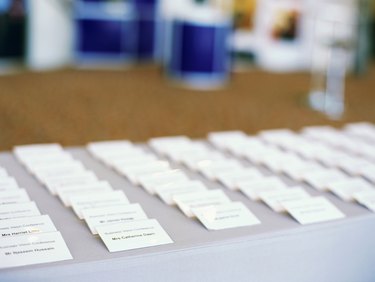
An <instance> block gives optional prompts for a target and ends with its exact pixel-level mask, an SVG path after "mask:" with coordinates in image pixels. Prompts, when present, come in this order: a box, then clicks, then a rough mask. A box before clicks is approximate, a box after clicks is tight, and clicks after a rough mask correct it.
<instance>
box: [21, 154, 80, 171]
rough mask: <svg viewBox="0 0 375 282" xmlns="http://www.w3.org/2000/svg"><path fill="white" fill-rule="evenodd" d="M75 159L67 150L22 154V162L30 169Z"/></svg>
mask: <svg viewBox="0 0 375 282" xmlns="http://www.w3.org/2000/svg"><path fill="white" fill-rule="evenodd" d="M72 161H74V159H73V156H72V155H71V154H69V153H67V152H59V153H54V154H48V155H45V154H42V155H41V154H37V155H35V156H34V155H31V156H22V160H20V162H21V163H22V164H23V165H25V166H26V167H27V168H28V170H30V169H32V168H38V167H46V166H49V165H50V166H54V165H56V164H59V163H67V162H72Z"/></svg>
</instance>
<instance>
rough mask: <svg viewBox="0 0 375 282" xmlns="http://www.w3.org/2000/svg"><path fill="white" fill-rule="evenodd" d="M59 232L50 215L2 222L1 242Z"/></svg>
mask: <svg viewBox="0 0 375 282" xmlns="http://www.w3.org/2000/svg"><path fill="white" fill-rule="evenodd" d="M54 231H57V230H56V227H55V225H54V224H53V222H52V221H51V219H50V217H49V216H48V215H40V216H29V217H27V218H12V219H5V220H0V240H1V239H2V238H7V237H11V236H19V235H30V234H36V233H43V232H54Z"/></svg>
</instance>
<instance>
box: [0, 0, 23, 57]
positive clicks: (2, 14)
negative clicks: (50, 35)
mask: <svg viewBox="0 0 375 282" xmlns="http://www.w3.org/2000/svg"><path fill="white" fill-rule="evenodd" d="M26 30H27V9H26V1H25V0H0V61H2V60H3V59H4V60H15V61H17V62H22V61H23V60H24V59H25V55H26Z"/></svg>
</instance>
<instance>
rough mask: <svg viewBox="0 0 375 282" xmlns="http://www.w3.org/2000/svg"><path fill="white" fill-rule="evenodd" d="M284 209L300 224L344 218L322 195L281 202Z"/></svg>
mask: <svg viewBox="0 0 375 282" xmlns="http://www.w3.org/2000/svg"><path fill="white" fill-rule="evenodd" d="M283 206H284V208H285V210H286V211H287V212H288V213H289V214H290V215H291V216H292V217H294V218H295V219H296V220H297V221H298V222H299V223H301V224H312V223H318V222H324V221H330V220H336V219H340V218H344V217H345V215H344V214H343V213H342V212H341V211H340V210H339V209H337V208H336V207H335V206H334V205H333V204H332V203H331V202H330V201H328V200H327V199H326V198H324V197H311V198H306V199H301V200H298V201H292V202H285V203H283Z"/></svg>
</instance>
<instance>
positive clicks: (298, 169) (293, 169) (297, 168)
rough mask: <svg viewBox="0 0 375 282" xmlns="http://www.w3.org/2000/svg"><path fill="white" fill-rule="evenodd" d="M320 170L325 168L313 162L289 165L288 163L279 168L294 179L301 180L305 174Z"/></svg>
mask: <svg viewBox="0 0 375 282" xmlns="http://www.w3.org/2000/svg"><path fill="white" fill-rule="evenodd" d="M322 170H325V168H324V167H322V166H321V165H320V164H317V163H313V162H305V163H304V164H300V165H294V164H292V165H290V164H289V163H288V165H285V166H284V167H283V168H282V169H281V172H282V173H283V174H285V175H287V176H288V177H290V178H291V179H293V180H295V181H302V180H303V179H304V177H305V175H306V174H309V173H314V172H316V171H322Z"/></svg>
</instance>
